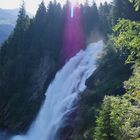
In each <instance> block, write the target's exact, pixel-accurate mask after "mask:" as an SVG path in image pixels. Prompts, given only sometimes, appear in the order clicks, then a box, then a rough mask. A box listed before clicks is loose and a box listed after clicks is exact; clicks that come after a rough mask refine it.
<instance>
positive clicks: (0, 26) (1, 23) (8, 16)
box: [0, 8, 32, 44]
mask: <svg viewBox="0 0 140 140" xmlns="http://www.w3.org/2000/svg"><path fill="white" fill-rule="evenodd" d="M18 12H19V9H1V8H0V44H1V43H2V42H3V41H4V40H6V39H7V37H8V36H9V35H10V33H11V32H12V30H13V29H14V27H15V24H16V20H17V16H18ZM28 15H29V16H30V17H32V15H31V14H30V13H28Z"/></svg>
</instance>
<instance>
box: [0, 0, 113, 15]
mask: <svg viewBox="0 0 140 140" xmlns="http://www.w3.org/2000/svg"><path fill="white" fill-rule="evenodd" d="M24 1H25V6H26V10H27V11H28V12H30V13H32V14H35V12H36V10H37V8H38V5H39V4H40V3H41V1H42V0H24ZM44 1H45V3H46V5H47V3H48V2H49V0H44ZM57 1H58V2H60V3H62V4H64V3H65V1H66V0H57ZM71 1H72V2H74V1H76V0H71ZM79 1H80V2H82V3H84V1H85V0H79ZM90 1H93V0H89V2H90ZM105 1H107V2H110V1H111V0H95V2H96V3H97V4H98V5H99V3H100V2H105ZM21 3H22V0H0V8H3V9H15V8H19V7H20V5H21Z"/></svg>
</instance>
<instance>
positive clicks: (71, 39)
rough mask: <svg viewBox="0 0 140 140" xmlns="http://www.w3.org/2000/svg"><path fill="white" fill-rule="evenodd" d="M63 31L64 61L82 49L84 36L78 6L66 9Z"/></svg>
mask: <svg viewBox="0 0 140 140" xmlns="http://www.w3.org/2000/svg"><path fill="white" fill-rule="evenodd" d="M66 8H67V9H66V17H65V31H64V57H65V61H67V60H69V59H70V58H71V57H73V56H74V55H76V54H77V53H78V52H79V51H80V50H81V49H82V48H83V47H84V34H83V26H82V15H81V9H80V6H79V5H77V6H75V7H73V6H71V4H70V2H68V4H67V7H66Z"/></svg>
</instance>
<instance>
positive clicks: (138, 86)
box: [125, 62, 140, 95]
mask: <svg viewBox="0 0 140 140" xmlns="http://www.w3.org/2000/svg"><path fill="white" fill-rule="evenodd" d="M133 69H134V70H133V75H132V76H131V77H130V79H129V80H128V81H126V82H125V88H126V89H127V91H128V93H131V94H136V95H137V94H140V62H136V63H135V65H134V66H133Z"/></svg>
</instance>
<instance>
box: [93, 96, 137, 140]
mask: <svg viewBox="0 0 140 140" xmlns="http://www.w3.org/2000/svg"><path fill="white" fill-rule="evenodd" d="M132 98H133V101H132ZM136 100H137V98H135V97H131V96H130V95H125V96H123V97H122V98H121V97H105V99H104V102H103V104H102V109H101V111H100V113H99V117H98V118H97V120H96V124H97V126H96V128H95V133H94V137H95V140H135V139H136V138H139V136H140V129H139V125H140V109H139V107H138V106H139V105H140V104H139V103H140V102H139V103H138V102H137V101H136ZM134 102H135V104H134Z"/></svg>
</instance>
